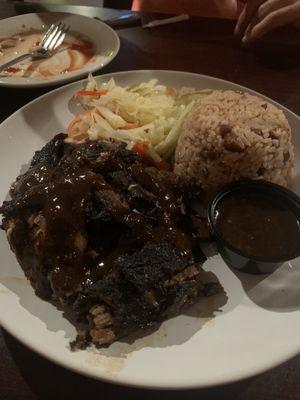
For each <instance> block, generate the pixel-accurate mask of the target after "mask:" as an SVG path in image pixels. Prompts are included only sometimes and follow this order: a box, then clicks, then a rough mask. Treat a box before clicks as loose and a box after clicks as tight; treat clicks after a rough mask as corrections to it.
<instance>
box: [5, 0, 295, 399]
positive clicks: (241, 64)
mask: <svg viewBox="0 0 300 400" xmlns="http://www.w3.org/2000/svg"><path fill="white" fill-rule="evenodd" d="M14 14H16V10H15V8H14V6H13V5H11V4H5V3H3V2H1V0H0V18H5V17H8V16H12V15H14ZM150 17H151V16H149V15H145V16H143V18H144V19H145V20H146V19H149V18H150ZM233 27H234V23H233V22H232V21H223V20H212V19H201V18H195V19H192V20H191V21H188V22H182V23H180V24H175V25H170V26H164V27H160V28H155V29H152V30H143V29H142V28H141V27H129V28H126V29H120V30H118V33H119V35H120V39H121V50H120V53H119V55H118V57H117V58H116V59H115V60H114V61H113V62H112V63H111V64H110V65H109V66H107V67H106V68H105V69H104V70H103V71H102V72H103V73H105V72H114V71H120V70H130V69H174V70H183V71H190V72H197V73H202V74H207V75H212V76H216V77H219V78H223V79H228V80H231V81H233V82H236V83H239V84H242V85H245V86H248V87H249V88H251V89H255V90H257V91H259V92H261V93H263V94H265V95H267V96H269V97H271V98H273V99H275V100H277V101H278V102H280V103H282V104H283V105H285V106H287V107H288V108H290V109H291V110H292V111H294V112H296V113H297V114H300V90H299V87H300V33H299V32H297V31H294V30H292V29H284V30H281V31H278V32H276V33H274V34H272V35H270V36H269V37H268V38H266V39H265V40H264V41H262V42H261V43H259V44H257V45H255V46H252V47H251V48H248V49H244V48H242V47H240V45H239V43H238V41H236V40H235V39H234V38H233V36H232V30H233ZM49 90H51V88H49V89H48V88H47V89H38V90H37V89H35V90H30V89H26V90H23V89H18V90H13V89H5V88H1V89H0V99H1V107H0V119H1V120H3V119H5V118H7V117H8V116H9V115H10V114H11V113H12V112H13V111H15V110H17V109H18V108H19V107H21V106H22V105H24V104H25V103H27V102H28V101H30V100H32V99H34V98H36V97H37V96H39V95H41V94H43V93H45V92H47V91H49ZM262 345H263V344H262ZM0 359H1V362H0V399H1V400H2V399H3V400H12V399H26V400H27V399H28V400H33V399H34V400H35V399H48V398H49V399H57V400H58V399H69V398H70V399H71V398H76V399H77V398H81V399H82V398H83V399H88V398H95V397H96V396H97V398H105V399H117V398H121V397H122V398H123V399H125V400H127V399H130V400H138V399H142V398H143V399H145V400H146V399H149V400H150V399H151V400H155V399H160V398H163V397H164V398H166V399H172V400H176V399H182V398H185V399H187V400H196V399H205V400H209V399H218V400H220V399H239V400H242V399H243V400H247V399H249V400H263V399H270V400H279V399H286V400H295V399H300V356H299V357H296V358H294V359H293V360H290V361H289V362H287V363H285V364H283V365H282V366H280V367H278V368H275V369H273V370H272V371H269V372H267V373H264V374H262V375H260V376H257V377H255V378H252V379H249V380H246V381H242V382H238V383H235V384H231V385H227V386H222V387H217V388H212V389H206V390H193V391H185V392H181V391H179V392H171V391H167V392H162V391H148V390H137V389H131V388H126V387H119V386H114V385H111V384H107V383H101V382H98V381H94V380H92V379H88V378H86V377H82V376H79V375H76V374H74V373H72V372H69V371H67V370H65V369H63V368H61V367H59V366H57V365H55V364H53V363H51V362H49V361H47V360H46V359H44V358H42V357H40V356H38V355H36V354H35V353H34V352H32V351H30V350H29V349H27V348H26V347H24V346H23V345H22V344H20V343H19V342H17V341H16V340H15V339H14V338H13V337H11V336H10V335H9V334H8V333H6V332H4V331H3V330H2V332H1V331H0ZM199 373H200V372H199Z"/></svg>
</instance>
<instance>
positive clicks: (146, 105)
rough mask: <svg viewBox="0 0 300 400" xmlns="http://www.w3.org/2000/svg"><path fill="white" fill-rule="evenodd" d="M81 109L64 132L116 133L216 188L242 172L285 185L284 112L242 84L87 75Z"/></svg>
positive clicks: (73, 136) (75, 136)
mask: <svg viewBox="0 0 300 400" xmlns="http://www.w3.org/2000/svg"><path fill="white" fill-rule="evenodd" d="M77 98H78V99H80V101H81V104H82V106H83V108H84V110H85V111H84V113H83V114H81V115H80V116H78V117H76V118H75V120H74V121H72V122H71V123H70V125H69V127H68V136H69V138H70V140H75V141H81V140H85V139H86V138H89V139H92V140H97V139H109V138H112V139H116V140H121V141H124V142H126V144H127V147H128V148H130V149H133V150H134V151H137V152H138V153H140V154H141V155H142V156H143V157H146V158H148V159H151V160H153V163H154V164H155V165H156V166H158V167H162V168H165V167H166V165H167V164H166V163H171V164H174V171H175V172H176V173H177V174H179V175H181V176H183V177H184V178H185V179H187V180H192V181H193V182H195V183H198V184H201V185H202V187H203V188H204V189H205V190H207V191H214V190H216V189H218V188H219V187H221V186H222V185H224V184H225V183H229V182H232V181H236V180H239V179H241V178H249V179H266V180H268V181H272V182H274V183H277V184H280V185H283V186H288V185H289V183H290V180H291V174H292V168H293V160H294V153H293V146H292V141H291V129H290V126H289V123H288V121H287V119H286V117H285V115H284V114H283V112H282V111H281V110H280V109H278V108H277V107H275V106H274V105H272V104H270V103H268V102H266V101H265V100H264V99H261V98H259V97H257V96H253V95H250V94H248V93H245V92H235V91H231V90H226V91H212V90H208V89H207V90H195V89H191V88H181V89H175V88H173V87H168V86H164V85H160V84H158V82H157V80H155V79H153V80H150V81H149V82H145V83H141V84H139V85H134V86H131V87H121V86H118V85H116V83H115V81H114V80H113V79H111V80H110V81H108V82H107V83H103V84H101V85H99V86H98V85H97V83H96V81H95V80H94V79H93V78H90V79H89V82H88V84H87V87H86V88H85V90H83V91H79V92H77Z"/></svg>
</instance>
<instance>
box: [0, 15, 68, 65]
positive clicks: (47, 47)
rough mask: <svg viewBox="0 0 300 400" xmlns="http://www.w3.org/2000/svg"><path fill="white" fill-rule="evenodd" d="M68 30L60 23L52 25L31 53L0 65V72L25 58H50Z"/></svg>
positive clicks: (66, 26)
mask: <svg viewBox="0 0 300 400" xmlns="http://www.w3.org/2000/svg"><path fill="white" fill-rule="evenodd" d="M69 29H70V26H69V25H66V24H63V23H62V22H59V23H57V24H52V25H51V26H50V28H49V29H48V30H47V32H46V33H45V35H44V36H43V38H42V40H41V43H40V44H39V47H38V48H37V49H36V50H34V51H32V52H31V53H26V54H22V55H21V56H19V57H16V58H14V59H13V60H11V61H8V62H7V63H5V64H2V65H0V72H2V71H3V70H5V69H6V68H8V67H11V66H12V65H15V64H17V63H19V62H21V61H23V60H26V59H27V58H32V59H38V58H47V57H50V56H51V55H52V52H53V51H54V50H56V49H57V48H58V47H59V46H60V45H61V44H62V42H63V41H64V38H65V36H66V34H67V32H68V30H69Z"/></svg>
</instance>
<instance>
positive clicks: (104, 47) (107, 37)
mask: <svg viewBox="0 0 300 400" xmlns="http://www.w3.org/2000/svg"><path fill="white" fill-rule="evenodd" d="M59 21H63V22H64V23H66V24H68V25H70V27H71V29H70V32H71V33H72V32H74V33H76V34H79V35H80V34H81V35H83V36H84V37H86V38H88V39H89V40H90V41H91V42H92V43H93V44H94V46H95V54H96V57H95V60H94V61H91V62H88V63H87V64H85V66H84V67H83V68H80V69H78V70H76V71H72V72H69V73H67V74H64V75H58V76H52V77H49V78H48V77H47V78H42V79H41V78H33V77H26V78H25V77H19V76H5V77H0V86H11V87H24V88H26V87H40V86H50V85H57V84H62V83H65V82H69V81H72V80H75V79H78V78H81V77H84V76H87V75H88V74H89V73H90V72H94V71H97V70H98V69H100V68H103V67H104V66H105V65H107V64H108V63H110V62H111V61H112V60H113V59H114V57H115V56H116V55H117V54H118V51H119V48H120V40H119V37H118V35H117V34H116V32H115V31H114V30H113V29H111V28H110V27H109V26H108V25H106V24H104V23H103V22H101V21H99V20H96V19H93V18H89V17H84V16H82V15H77V14H69V13H50V12H49V13H32V14H24V15H18V16H17V17H12V18H7V19H4V20H2V21H1V22H0V37H6V36H11V35H15V34H19V33H25V32H28V31H29V30H30V29H34V30H39V31H46V30H47V28H48V27H49V26H50V25H51V24H52V23H56V22H59Z"/></svg>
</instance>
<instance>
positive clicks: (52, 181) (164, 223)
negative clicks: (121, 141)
mask: <svg viewBox="0 0 300 400" xmlns="http://www.w3.org/2000/svg"><path fill="white" fill-rule="evenodd" d="M89 146H90V148H91V149H92V148H93V146H94V144H93V143H91V144H90V145H89V144H87V145H86V148H85V149H84V150H78V154H77V156H76V157H74V156H73V158H72V160H76V161H74V162H72V163H70V164H68V166H67V167H62V170H59V169H58V167H56V166H51V165H48V164H47V163H46V164H38V165H37V166H35V167H32V168H31V173H30V174H27V175H25V176H24V177H21V178H20V180H19V181H17V182H16V184H15V185H14V187H13V189H12V193H13V195H17V194H18V192H19V193H20V192H22V196H21V197H20V198H19V200H18V201H17V202H16V203H15V207H16V209H26V210H35V211H34V213H36V212H37V213H38V215H40V216H42V218H43V219H44V226H45V227H46V228H45V231H44V233H43V234H44V235H45V236H46V237H45V239H44V240H41V241H40V245H41V246H42V249H39V253H40V254H43V258H44V259H45V260H47V263H49V265H50V266H51V268H50V270H51V282H52V288H53V290H54V292H55V293H56V295H57V296H62V297H67V296H68V293H69V294H70V295H71V294H72V293H73V294H74V292H76V291H77V288H78V291H79V290H80V287H81V286H85V285H90V284H92V283H93V282H95V281H97V280H99V279H101V278H102V277H103V276H104V275H105V274H107V273H108V271H109V270H110V269H111V268H113V266H114V263H115V261H116V260H117V259H118V257H119V256H120V255H122V254H124V253H126V251H130V247H131V241H130V238H129V239H128V241H127V240H123V241H122V242H118V241H116V242H115V243H113V249H112V250H111V251H109V252H104V253H103V254H98V255H97V257H95V258H93V254H92V253H93V252H92V251H89V249H88V248H87V247H88V242H89V239H90V238H89V237H88V235H87V232H86V221H85V217H86V215H85V207H86V204H87V202H88V201H89V200H90V198H91V196H92V195H93V194H95V193H99V195H101V199H102V201H104V202H107V204H106V207H107V209H108V210H109V211H110V212H111V215H112V216H113V219H114V221H116V223H118V224H120V225H121V226H123V227H124V226H126V227H128V229H130V230H131V232H133V233H132V234H131V235H132V236H131V238H133V239H132V240H134V242H140V243H146V242H147V241H155V242H160V241H164V240H167V241H169V242H172V243H174V245H175V246H176V247H177V248H178V249H179V251H180V252H181V253H182V254H183V255H186V254H191V242H190V239H189V237H188V236H187V235H186V234H185V233H184V232H183V231H181V230H180V229H179V228H178V227H177V219H178V213H180V208H179V207H180V206H179V204H178V199H175V196H174V194H173V193H172V191H170V190H168V189H167V188H166V186H165V185H164V184H163V183H162V182H161V181H160V180H159V179H158V178H156V179H154V178H153V177H152V176H151V175H149V174H148V173H147V172H146V171H145V168H144V166H143V165H142V164H141V163H140V162H135V163H133V164H132V165H130V166H129V167H126V166H124V165H122V164H120V161H119V160H118V159H114V160H112V162H114V163H115V167H116V169H117V170H119V169H121V170H122V169H123V170H125V169H128V171H129V173H130V175H131V177H132V178H133V179H134V181H135V183H136V185H140V186H141V188H143V189H145V190H149V192H150V194H151V195H153V196H154V198H155V203H156V207H157V208H159V209H160V210H161V214H162V219H161V220H160V221H159V223H158V224H157V225H156V226H152V225H151V224H149V223H148V222H147V220H146V217H145V215H143V213H140V212H138V211H137V210H135V209H133V208H132V207H130V205H129V204H128V203H127V200H128V199H127V197H126V196H124V198H123V199H122V201H120V199H119V198H117V199H116V201H114V202H113V203H112V202H111V200H112V199H113V193H112V192H114V191H115V189H114V188H113V187H111V186H110V184H109V182H107V181H106V179H105V178H104V175H102V174H101V173H96V172H93V168H92V167H91V164H90V163H89V161H88V160H87V157H86V153H87V152H88V151H89ZM74 151H75V152H76V151H77V150H76V149H75V150H74ZM111 157H112V156H111ZM63 162H64V159H62V160H61V161H60V164H62V163H63ZM59 168H61V167H59ZM106 195H107V196H106ZM106 198H107V201H106ZM16 238H17V241H18V243H14V244H13V245H14V247H15V248H20V241H22V240H24V238H22V235H16ZM125 239H127V238H125ZM53 266H55V267H54V268H53Z"/></svg>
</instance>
